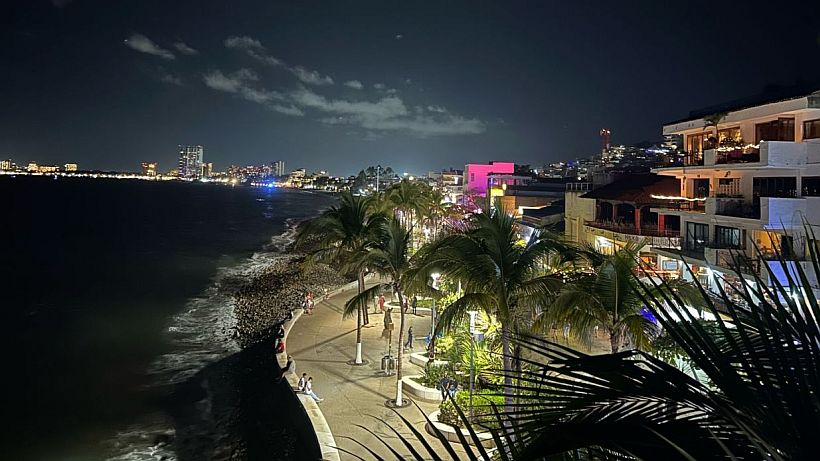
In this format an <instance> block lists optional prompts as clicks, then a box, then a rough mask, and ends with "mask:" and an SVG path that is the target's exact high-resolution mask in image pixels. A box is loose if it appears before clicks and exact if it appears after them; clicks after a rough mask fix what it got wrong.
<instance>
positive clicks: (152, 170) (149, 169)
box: [142, 162, 157, 177]
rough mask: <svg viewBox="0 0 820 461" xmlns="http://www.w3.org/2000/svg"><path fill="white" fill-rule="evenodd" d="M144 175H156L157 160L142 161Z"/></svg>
mask: <svg viewBox="0 0 820 461" xmlns="http://www.w3.org/2000/svg"><path fill="white" fill-rule="evenodd" d="M142 175H143V176H151V177H153V176H156V175H157V162H142Z"/></svg>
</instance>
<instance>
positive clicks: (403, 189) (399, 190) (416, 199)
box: [385, 179, 429, 229]
mask: <svg viewBox="0 0 820 461" xmlns="http://www.w3.org/2000/svg"><path fill="white" fill-rule="evenodd" d="M428 189H429V187H427V185H426V184H424V183H420V182H411V181H408V180H407V179H402V180H401V182H399V183H398V184H395V185H393V186H391V187H390V188H389V189H388V190H387V191H386V194H385V196H386V199H387V201H388V202H390V203H391V204H392V205H393V209H394V210H395V211H396V216H397V217H398V218H399V219H400V220H401V223H402V225H403V226H404V227H405V228H406V229H413V228H415V225H414V224H415V220H416V218H417V217H418V216H420V215H422V214H423V213H424V210H425V208H426V205H427V204H428V203H429V202H428V200H427V194H428Z"/></svg>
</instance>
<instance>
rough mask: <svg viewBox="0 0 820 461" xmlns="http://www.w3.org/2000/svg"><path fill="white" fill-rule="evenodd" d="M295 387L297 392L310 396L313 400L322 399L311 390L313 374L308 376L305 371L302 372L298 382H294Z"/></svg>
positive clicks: (319, 400) (318, 400)
mask: <svg viewBox="0 0 820 461" xmlns="http://www.w3.org/2000/svg"><path fill="white" fill-rule="evenodd" d="M296 387H297V390H298V391H299V392H301V393H303V394H307V395H308V396H310V398H312V399H313V401H314V402H317V403H318V402H321V401H322V400H324V399H322V398H319V396H318V395H316V393H315V392H313V376H308V374H307V373H302V376H301V377H300V378H299V382H298V383H296Z"/></svg>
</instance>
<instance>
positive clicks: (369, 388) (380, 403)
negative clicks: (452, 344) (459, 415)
mask: <svg viewBox="0 0 820 461" xmlns="http://www.w3.org/2000/svg"><path fill="white" fill-rule="evenodd" d="M355 293H356V289H355V287H354V288H351V289H348V290H346V291H342V292H341V293H338V294H336V295H331V296H329V297H328V298H327V299H325V300H323V301H321V302H319V303H317V304H316V308H315V309H314V310H313V315H302V316H301V317H300V318H299V319H298V320H297V321H296V322H295V323H294V324H293V327H292V328H291V330H290V332H289V334H288V338H287V343H286V344H287V353H288V354H289V355H291V356H292V357H293V358H294V360H295V361H296V372H297V375H298V376H301V374H302V373H307V374H308V376H313V383H314V385H313V389H314V391H315V392H316V394H317V395H318V396H319V397H321V398H323V399H325V400H324V401H323V402H321V403H318V404H316V405H318V408H319V409H320V410H321V412H322V414H323V415H324V418H325V420H326V421H327V424H328V426H329V427H330V430H331V431H332V433H333V437H334V439H335V442H336V444H337V446H338V447H340V448H343V449H347V450H350V451H352V452H354V453H361V452H363V451H364V449H363V448H362V447H361V446H359V445H357V444H356V443H355V442H353V441H351V440H349V438H352V439H355V440H356V441H358V442H360V443H362V444H364V445H365V446H367V447H368V448H370V449H371V450H374V451H375V452H376V453H378V454H379V455H381V456H383V457H386V458H388V459H389V458H394V456H393V455H392V454H391V453H390V451H389V450H388V449H387V448H386V447H385V446H384V445H383V444H382V443H381V442H379V441H378V440H377V438H376V437H375V436H374V435H373V434H370V433H368V432H367V431H365V430H364V429H361V428H359V427H356V425H357V424H359V425H363V426H365V427H367V428H368V429H370V430H371V431H373V433H375V434H378V436H379V437H381V438H383V439H384V440H385V441H387V442H388V443H391V444H392V446H393V447H394V448H396V449H398V450H399V451H400V452H406V450H405V449H404V448H403V447H401V443H400V442H399V441H398V440H397V438H396V435H395V433H394V432H393V431H392V430H391V429H390V427H392V428H393V429H395V430H396V431H398V432H399V433H401V434H407V435H411V432H410V431H409V430H408V429H407V427H405V425H404V424H403V423H402V421H401V419H400V418H399V417H398V416H397V415H396V414H395V413H394V412H393V410H390V409H388V408H386V407H385V405H384V402H385V401H386V400H388V399H393V398H395V394H396V376H395V375H392V376H385V375H384V373H383V372H382V371H381V369H380V367H381V358H382V356H383V355H384V354H385V352H386V348H387V344H386V340H384V339H382V338H381V334H382V326H383V320H384V316H383V314H381V313H379V314H373V310H372V307H371V310H370V312H371V315H370V326H368V327H364V328H362V356H363V358H364V359H365V360H366V361H367V362H368V363H367V364H366V365H362V366H353V365H350V364H349V363H350V362H351V361H352V360H353V358H354V355H355V345H356V318H355V317H353V318H350V319H347V320H342V309H343V306H344V303H345V302H346V301H347V300H348V299H350V297H352V296H353V295H354V294H355ZM405 319H406V320H405V329H406V328H407V327H410V326H412V327H413V331H414V332H415V336H416V338H417V339H416V341H415V347H414V350H415V351H421V350H424V336H425V335H426V334H427V333H428V332H429V331H430V316H429V313H427V312H425V314H424V315H423V316H421V315H419V316H416V315H413V314H412V313H408V314H406V318H405ZM393 320H394V322H395V323H396V329H395V330H394V331H393V335H394V336H393V341H394V347H393V354H394V356H395V353H396V352H397V350H396V343H397V340H398V339H397V338H398V325H399V315H398V313H397V309H396V310H394V315H393ZM405 333H406V332H405ZM403 370H404V376H410V375H414V374H419V373H420V372H421V368H420V367H418V366H416V365H413V364H411V363H410V360H409V355H408V354H405V355H404V360H403ZM405 396H407V393H406V392H405ZM300 399H302V401H303V402H305V400H310V398H309V397H307V396H300ZM413 400H414V401H415V402H416V403H418V405H419V406H420V407H421V408H422V409H423V410H424V411H425V413H428V414H429V413H431V412H433V411H435V410H436V409H437V405H436V404H435V403H428V402H424V401H421V400H418V399H413ZM311 404H312V402H308V405H306V409H307V410H308V413H309V414H310V413H311V412H312V407H313V405H311ZM398 411H400V412H401V414H402V415H403V416H404V417H406V418H407V419H409V420H410V421H412V422H413V423H414V426H415V427H416V429H418V430H419V431H421V432H422V433H425V434H426V432H424V416H423V415H422V414H421V413H420V412H419V411H418V409H416V408H415V406H412V405H411V406H410V407H407V408H403V409H400V410H398ZM314 413H315V411H314ZM312 416H315V415H312ZM374 417H375V418H374ZM314 424H315V418H314ZM388 425H389V427H388ZM411 438H412V437H411ZM321 439H322V437H321V434H320V443H321ZM429 439H432V436H430V437H429ZM436 443H438V442H433V444H434V446H435V444H436ZM339 455H340V458H341V459H343V460H344V459H353V458H352V457H351V456H349V455H346V454H345V453H343V452H340V453H339ZM326 458H327V457H326Z"/></svg>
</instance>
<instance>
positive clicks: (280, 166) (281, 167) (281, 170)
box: [273, 160, 285, 176]
mask: <svg viewBox="0 0 820 461" xmlns="http://www.w3.org/2000/svg"><path fill="white" fill-rule="evenodd" d="M273 175H274V176H284V175H285V162H283V161H281V160H277V161H275V162H273Z"/></svg>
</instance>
